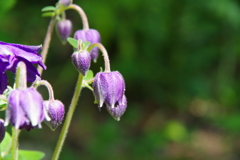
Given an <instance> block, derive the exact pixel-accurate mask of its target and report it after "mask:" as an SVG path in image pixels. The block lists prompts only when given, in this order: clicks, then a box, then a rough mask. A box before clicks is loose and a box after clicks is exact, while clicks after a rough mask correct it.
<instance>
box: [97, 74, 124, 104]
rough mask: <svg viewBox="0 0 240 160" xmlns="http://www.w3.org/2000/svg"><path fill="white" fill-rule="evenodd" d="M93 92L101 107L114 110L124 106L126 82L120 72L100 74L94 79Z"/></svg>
mask: <svg viewBox="0 0 240 160" xmlns="http://www.w3.org/2000/svg"><path fill="white" fill-rule="evenodd" d="M93 90H94V95H95V97H96V99H97V101H98V104H99V107H102V106H103V105H105V106H106V107H108V108H109V107H110V108H114V107H116V105H122V102H123V100H122V98H123V94H124V90H125V82H124V79H123V77H122V75H121V74H120V73H119V72H118V71H114V72H99V73H97V74H96V76H95V78H94V82H93Z"/></svg>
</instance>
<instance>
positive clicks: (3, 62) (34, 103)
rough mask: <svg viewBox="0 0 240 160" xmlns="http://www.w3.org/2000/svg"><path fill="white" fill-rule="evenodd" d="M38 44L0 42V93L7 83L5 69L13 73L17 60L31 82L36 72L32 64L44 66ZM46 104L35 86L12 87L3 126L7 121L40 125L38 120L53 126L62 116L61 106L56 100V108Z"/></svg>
mask: <svg viewBox="0 0 240 160" xmlns="http://www.w3.org/2000/svg"><path fill="white" fill-rule="evenodd" d="M41 47H42V46H41V45H40V46H27V45H20V44H13V43H5V42H0V71H1V74H0V83H1V85H0V86H1V87H0V92H1V93H0V94H2V93H3V91H4V90H5V89H6V88H7V85H8V80H7V76H6V71H12V72H14V73H15V72H16V68H17V65H18V63H19V62H23V63H24V64H25V66H26V71H27V81H29V82H33V81H35V80H36V78H37V77H38V76H40V74H39V73H38V71H37V69H36V68H35V67H34V64H38V65H40V66H41V67H42V68H44V69H46V66H45V65H44V64H43V63H42V57H41V56H40V55H39V54H38V51H39V50H40V49H41ZM25 76H26V75H25ZM38 79H39V78H38ZM55 106H56V105H55ZM49 108H52V107H46V106H44V101H43V99H42V96H41V95H40V93H39V92H37V91H36V89H35V88H33V87H30V88H21V89H14V90H13V91H11V92H10V94H9V96H8V107H7V110H6V119H5V126H6V125H8V124H9V123H11V124H12V125H13V126H14V127H15V128H16V129H26V130H30V129H32V128H35V127H37V126H38V127H39V128H40V127H41V122H42V121H44V120H46V121H48V123H50V124H52V123H54V127H53V128H54V129H55V128H56V126H57V125H58V124H60V123H61V121H62V120H63V115H64V106H63V104H62V103H57V107H55V108H58V110H57V111H56V109H55V110H52V109H49ZM59 115H61V116H60V117H59Z"/></svg>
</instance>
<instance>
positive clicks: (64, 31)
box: [57, 19, 72, 42]
mask: <svg viewBox="0 0 240 160" xmlns="http://www.w3.org/2000/svg"><path fill="white" fill-rule="evenodd" d="M71 33H72V22H71V21H70V20H68V19H65V20H60V21H58V22H57V34H58V35H59V37H60V39H61V40H62V41H63V42H65V41H66V40H67V38H68V37H69V36H70V35H71Z"/></svg>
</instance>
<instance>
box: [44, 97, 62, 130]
mask: <svg viewBox="0 0 240 160" xmlns="http://www.w3.org/2000/svg"><path fill="white" fill-rule="evenodd" d="M43 106H44V108H45V109H46V111H47V113H48V116H49V117H50V119H51V120H50V121H45V122H46V123H47V125H48V126H49V127H50V128H51V129H52V130H55V129H56V128H57V127H58V126H59V125H60V124H61V123H62V121H63V117H64V113H65V111H64V105H63V104H62V102H61V101H59V100H49V101H44V102H43Z"/></svg>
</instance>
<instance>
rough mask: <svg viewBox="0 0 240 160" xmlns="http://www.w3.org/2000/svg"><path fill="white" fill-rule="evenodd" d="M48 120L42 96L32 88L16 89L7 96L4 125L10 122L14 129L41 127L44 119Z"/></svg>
mask: <svg viewBox="0 0 240 160" xmlns="http://www.w3.org/2000/svg"><path fill="white" fill-rule="evenodd" d="M45 118H46V119H47V120H50V119H49V117H48V115H47V113H46V111H45V109H44V107H43V99H42V96H41V95H40V94H39V93H38V92H37V91H36V90H35V89H34V88H32V87H31V88H27V89H16V90H13V91H12V92H11V93H10V95H9V97H8V108H7V110H6V120H5V126H6V125H8V124H9V123H11V124H12V125H13V126H14V127H15V128H16V129H26V130H30V129H32V128H35V127H37V126H38V127H39V128H41V122H42V121H43V120H44V119H45Z"/></svg>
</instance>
